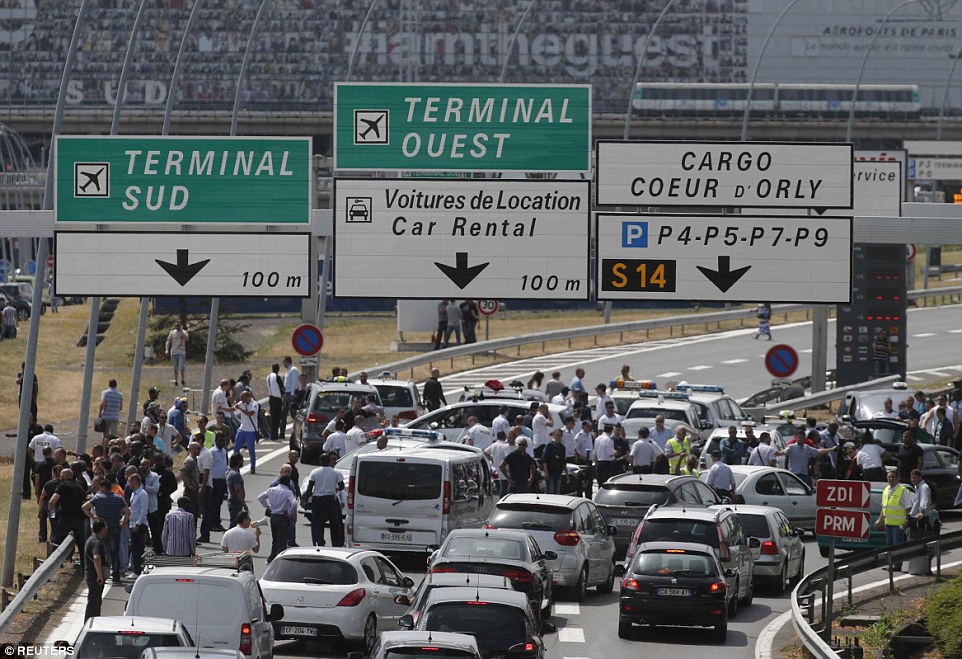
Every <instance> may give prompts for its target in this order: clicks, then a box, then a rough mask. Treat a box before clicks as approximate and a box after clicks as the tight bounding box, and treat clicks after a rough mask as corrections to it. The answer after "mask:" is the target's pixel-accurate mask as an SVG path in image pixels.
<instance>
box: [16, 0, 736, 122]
mask: <svg viewBox="0 0 962 659" xmlns="http://www.w3.org/2000/svg"><path fill="white" fill-rule="evenodd" d="M37 4H38V5H39V6H38V8H37V10H36V12H35V13H34V14H33V15H31V13H30V12H27V11H26V10H24V15H23V16H22V17H21V16H18V15H17V13H16V12H12V13H11V19H10V21H8V29H5V30H2V31H0V61H2V62H3V63H4V65H3V66H0V71H2V72H3V73H2V74H0V90H2V91H3V93H4V95H5V96H6V97H7V98H8V99H10V101H11V102H26V103H38V102H39V103H50V104H52V103H53V102H54V100H55V99H56V98H57V92H58V89H59V86H60V82H61V75H62V73H63V63H64V60H65V57H66V51H67V48H68V44H69V41H70V35H71V33H72V30H73V23H74V21H75V20H76V11H75V9H74V8H73V7H72V6H71V5H69V4H66V3H58V2H50V1H49V0H48V1H45V2H38V3H37ZM192 5H193V3H192V2H190V1H188V0H171V2H170V3H169V6H166V7H150V8H148V9H147V10H146V12H145V16H144V20H143V23H142V28H141V33H140V35H139V39H138V44H137V51H136V53H135V59H134V70H133V71H132V74H131V76H130V80H131V84H130V86H129V89H128V94H129V99H128V102H129V103H131V104H135V105H142V104H144V103H148V104H153V105H156V106H158V107H162V106H163V102H164V100H165V97H166V93H167V90H166V86H167V84H168V82H169V79H170V72H171V70H172V68H173V64H174V60H175V59H176V56H177V52H178V49H179V47H180V42H181V35H182V33H183V30H184V28H185V27H186V24H187V19H188V16H189V13H190V9H191V8H192ZM259 5H260V3H259V2H255V1H253V0H230V1H227V2H222V3H215V4H211V5H205V6H202V7H201V8H200V10H199V11H198V15H197V17H196V22H195V24H194V27H193V29H192V31H191V33H190V35H189V37H188V40H187V46H186V53H187V54H188V55H189V56H188V57H187V58H186V60H185V62H184V70H183V77H182V79H181V82H180V84H179V85H178V87H177V89H176V91H175V94H176V95H177V101H178V106H179V107H185V106H187V107H192V106H194V107H196V106H205V107H209V106H211V105H214V106H222V107H229V104H230V103H231V102H232V101H233V99H234V94H235V80H236V76H237V72H238V66H239V62H240V60H241V57H240V55H241V54H242V52H243V50H244V49H245V47H246V45H247V40H248V35H249V33H250V29H251V26H252V24H253V21H254V17H255V15H256V13H257V10H258V7H259ZM660 9H661V7H660V6H657V5H655V4H652V3H650V2H645V1H643V0H616V1H614V2H605V3H597V2H586V1H584V0H545V2H540V3H537V4H536V5H535V6H534V7H532V8H531V11H530V15H529V16H528V17H527V18H526V26H527V29H522V30H521V31H520V33H519V35H518V42H517V44H516V50H515V56H516V57H517V61H516V65H515V66H513V67H512V71H511V72H512V75H517V77H518V79H519V80H529V81H536V80H537V81H540V80H545V79H550V80H552V81H554V82H558V83H586V82H591V83H592V84H593V87H594V94H595V99H594V107H595V108H597V109H599V110H602V111H618V112H621V111H623V110H624V102H625V101H624V99H625V97H626V87H625V81H626V80H631V78H632V75H633V72H634V68H635V54H636V50H637V48H638V47H640V41H642V40H644V38H645V36H646V35H647V34H648V31H649V29H650V27H651V25H652V23H653V22H654V20H655V19H656V17H657V16H658V14H659V11H660ZM366 11H367V4H366V3H365V4H358V3H334V2H327V1H324V0H278V1H276V2H271V3H269V5H268V9H267V11H265V12H264V15H263V17H262V19H261V22H260V24H259V26H258V29H257V32H256V34H255V37H254V44H253V52H252V58H251V61H250V67H249V70H248V73H247V81H246V85H245V89H244V97H245V101H246V102H247V103H248V107H257V106H263V107H271V108H277V107H278V106H280V107H288V108H295V107H310V108H312V109H314V110H330V109H331V108H332V104H333V84H332V83H333V82H334V81H338V80H343V79H344V76H345V72H346V70H347V62H348V56H349V54H350V53H351V51H352V50H353V47H354V39H355V35H356V33H357V32H358V28H359V26H360V24H361V22H362V20H363V19H364V15H365V13H366ZM521 11H522V9H521V8H520V7H519V6H518V5H517V4H516V3H513V2H512V3H507V2H503V1H501V2H490V3H481V2H458V3H454V2H450V0H431V1H429V2H409V1H407V0H389V1H387V2H383V3H379V5H378V7H377V8H376V11H375V12H374V13H373V14H372V16H371V20H370V22H369V24H368V25H367V27H366V30H365V36H364V37H363V38H362V40H361V43H360V44H359V47H358V56H357V60H356V62H355V66H354V70H353V73H354V76H355V79H358V80H384V81H393V80H397V79H398V75H399V71H400V70H402V69H403V68H405V67H406V66H407V67H410V69H411V70H410V73H409V74H408V75H409V76H410V77H409V78H408V80H417V81H423V82H435V81H449V80H470V81H474V82H484V81H493V80H497V79H498V76H499V74H500V71H501V67H502V64H503V53H504V49H505V48H506V46H507V41H508V35H510V34H511V33H512V31H513V30H514V28H515V26H516V24H517V21H518V20H519V18H520V12H521ZM135 13H136V7H135V6H132V5H130V4H129V3H119V2H98V3H94V4H93V5H92V6H91V8H90V10H89V12H88V15H87V18H86V20H85V24H84V28H85V29H83V30H82V31H81V33H80V39H81V42H80V49H79V53H78V55H79V57H78V62H77V65H76V67H75V74H74V86H72V87H71V90H70V92H69V93H68V102H72V103H86V104H90V103H95V104H103V103H105V102H112V99H113V97H114V95H115V94H116V89H115V88H116V84H117V80H118V78H119V76H120V66H121V62H122V60H123V57H118V56H117V54H118V53H123V52H124V51H125V50H126V43H127V39H128V37H129V35H130V30H131V28H132V26H133V21H134V15H135ZM747 14H748V3H747V0H680V1H679V2H676V3H675V4H674V6H673V7H672V11H670V12H669V13H668V14H666V15H665V17H664V20H663V21H662V23H661V25H660V26H659V29H658V34H657V35H656V39H655V40H654V41H653V42H652V43H651V45H650V46H651V47H650V50H651V51H653V52H651V53H650V54H649V55H648V59H649V66H648V67H647V68H646V70H645V76H646V79H649V80H659V81H666V82H671V81H677V82H684V81H687V80H693V79H697V80H701V81H706V82H708V81H718V82H738V81H743V80H745V78H746V69H747V57H748V55H747V51H748V35H747V26H748V15H747ZM4 37H5V38H4ZM554 44H557V45H554ZM411 51H413V53H412V52H411ZM555 51H559V52H555ZM654 51H658V54H657V55H656V53H655V52H654ZM559 55H560V56H559ZM146 82H150V83H151V84H152V85H154V88H153V89H151V87H150V86H149V85H147V84H145V83H146Z"/></svg>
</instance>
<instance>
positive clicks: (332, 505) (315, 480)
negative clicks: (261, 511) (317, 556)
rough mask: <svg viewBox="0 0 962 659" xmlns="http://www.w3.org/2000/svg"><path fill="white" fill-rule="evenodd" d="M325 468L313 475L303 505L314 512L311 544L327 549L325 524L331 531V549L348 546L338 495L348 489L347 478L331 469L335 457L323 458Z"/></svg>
mask: <svg viewBox="0 0 962 659" xmlns="http://www.w3.org/2000/svg"><path fill="white" fill-rule="evenodd" d="M320 463H321V465H320V466H319V467H318V468H317V469H315V470H314V471H312V472H311V475H310V477H309V478H308V481H307V489H306V490H305V491H304V496H303V497H302V500H301V505H303V506H304V507H305V508H307V507H308V506H310V508H311V542H312V543H313V544H314V546H315V547H323V546H324V525H325V522H326V523H327V525H328V526H330V527H331V546H332V547H343V546H344V521H343V515H342V513H341V504H340V502H339V501H338V498H337V495H338V493H339V492H340V491H341V490H343V489H344V477H343V476H341V472H340V471H338V470H337V469H335V468H334V467H332V466H331V457H330V456H329V455H322V456H321V460H320Z"/></svg>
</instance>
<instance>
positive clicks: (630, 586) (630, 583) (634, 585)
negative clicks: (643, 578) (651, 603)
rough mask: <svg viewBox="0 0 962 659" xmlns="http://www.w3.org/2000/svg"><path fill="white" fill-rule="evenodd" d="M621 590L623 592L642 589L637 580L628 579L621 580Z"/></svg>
mask: <svg viewBox="0 0 962 659" xmlns="http://www.w3.org/2000/svg"><path fill="white" fill-rule="evenodd" d="M621 588H622V589H623V590H641V587H640V586H639V585H638V580H637V579H628V578H625V579H622V580H621Z"/></svg>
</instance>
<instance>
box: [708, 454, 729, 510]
mask: <svg viewBox="0 0 962 659" xmlns="http://www.w3.org/2000/svg"><path fill="white" fill-rule="evenodd" d="M711 459H712V466H711V469H709V470H708V476H707V477H706V478H705V483H707V485H708V486H709V487H710V488H712V489H713V490H715V492H716V493H717V494H718V496H720V497H728V498H729V499H733V498H734V496H735V475H734V474H733V473H732V468H731V467H729V466H728V465H727V464H725V461H724V460H722V452H721V451H718V450H715V451H712V452H711Z"/></svg>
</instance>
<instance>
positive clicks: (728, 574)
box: [725, 567, 738, 577]
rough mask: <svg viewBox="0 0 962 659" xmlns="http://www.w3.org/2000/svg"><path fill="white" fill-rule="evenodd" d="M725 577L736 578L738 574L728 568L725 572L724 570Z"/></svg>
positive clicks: (731, 568)
mask: <svg viewBox="0 0 962 659" xmlns="http://www.w3.org/2000/svg"><path fill="white" fill-rule="evenodd" d="M725 576H726V577H737V576H738V572H736V571H735V568H733V567H730V568H728V569H727V570H725Z"/></svg>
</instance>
